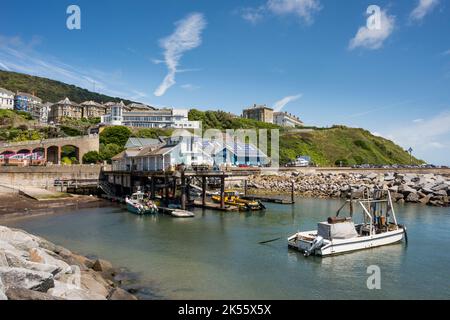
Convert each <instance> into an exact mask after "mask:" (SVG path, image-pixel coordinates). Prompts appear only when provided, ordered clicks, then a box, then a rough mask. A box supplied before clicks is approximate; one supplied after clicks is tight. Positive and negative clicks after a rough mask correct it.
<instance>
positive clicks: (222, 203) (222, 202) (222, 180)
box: [220, 175, 225, 209]
mask: <svg viewBox="0 0 450 320" xmlns="http://www.w3.org/2000/svg"><path fill="white" fill-rule="evenodd" d="M220 208H221V209H223V208H225V175H222V176H221V177H220Z"/></svg>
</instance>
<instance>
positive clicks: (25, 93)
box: [16, 92, 42, 101]
mask: <svg viewBox="0 0 450 320" xmlns="http://www.w3.org/2000/svg"><path fill="white" fill-rule="evenodd" d="M16 96H23V97H27V98H31V99H34V100H37V101H42V99H41V98H38V97H36V96H34V95H32V94H31V93H27V92H17V94H16Z"/></svg>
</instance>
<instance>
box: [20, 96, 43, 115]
mask: <svg viewBox="0 0 450 320" xmlns="http://www.w3.org/2000/svg"><path fill="white" fill-rule="evenodd" d="M39 104H42V99H40V98H38V97H36V96H34V95H32V94H30V93H26V92H18V93H17V94H16V95H15V97H14V110H17V111H25V112H31V111H32V110H33V108H34V107H36V105H39Z"/></svg>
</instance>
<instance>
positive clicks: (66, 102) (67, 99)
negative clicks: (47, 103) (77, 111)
mask: <svg viewBox="0 0 450 320" xmlns="http://www.w3.org/2000/svg"><path fill="white" fill-rule="evenodd" d="M56 104H60V105H71V106H79V105H78V104H77V103H75V102H72V101H70V100H69V98H67V97H66V98H65V99H64V100H61V101H59V102H57V103H56Z"/></svg>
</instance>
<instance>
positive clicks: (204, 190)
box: [202, 176, 206, 206]
mask: <svg viewBox="0 0 450 320" xmlns="http://www.w3.org/2000/svg"><path fill="white" fill-rule="evenodd" d="M202 205H203V206H205V205H206V177H205V176H203V177H202Z"/></svg>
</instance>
